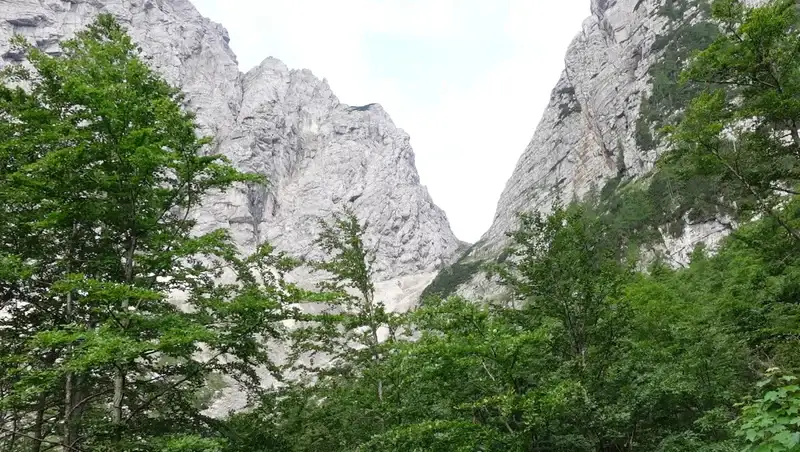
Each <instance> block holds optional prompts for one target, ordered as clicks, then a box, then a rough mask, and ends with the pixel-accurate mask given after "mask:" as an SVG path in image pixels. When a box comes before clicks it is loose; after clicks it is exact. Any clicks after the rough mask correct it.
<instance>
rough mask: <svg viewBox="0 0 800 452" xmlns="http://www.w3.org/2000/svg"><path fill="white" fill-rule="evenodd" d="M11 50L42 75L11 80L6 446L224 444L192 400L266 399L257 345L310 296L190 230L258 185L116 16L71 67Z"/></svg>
mask: <svg viewBox="0 0 800 452" xmlns="http://www.w3.org/2000/svg"><path fill="white" fill-rule="evenodd" d="M15 45H16V46H17V47H18V48H19V51H20V52H22V53H23V54H24V55H26V57H27V60H28V61H29V62H30V64H31V66H32V69H31V70H27V69H25V68H24V67H22V66H13V67H10V68H8V69H7V70H6V71H5V72H4V74H3V81H4V84H3V85H2V86H0V119H2V121H0V129H2V131H1V132H0V133H2V134H3V136H4V140H3V141H2V142H1V143H0V205H2V207H0V209H2V214H3V216H4V220H5V221H4V224H3V225H2V226H0V258H2V261H0V265H1V266H0V268H2V270H1V271H0V274H2V276H3V278H2V281H0V294H2V298H0V301H2V303H3V304H2V307H1V309H0V310H1V311H2V312H3V314H4V315H3V316H2V317H1V318H0V332H2V333H0V335H1V336H2V343H0V348H2V352H3V360H4V364H7V366H4V371H3V373H2V374H1V375H0V378H2V383H0V387H2V388H3V398H2V399H0V412H1V413H2V415H3V417H4V418H3V419H2V420H1V422H2V424H0V426H1V427H2V428H3V431H4V432H5V436H2V437H1V438H2V441H5V444H6V445H7V446H8V448H7V449H5V450H15V449H14V448H15V447H18V446H19V447H21V445H23V444H25V447H26V448H28V449H27V450H37V451H38V450H41V449H42V448H50V446H52V445H54V444H56V443H57V444H60V446H61V448H62V450H64V451H70V450H200V449H203V450H211V449H208V448H205V447H206V446H203V444H210V443H207V442H205V441H206V440H205V439H202V438H201V436H203V435H213V432H214V429H215V426H216V422H214V421H213V420H211V419H208V418H207V417H205V416H203V415H202V406H201V405H200V404H198V403H197V397H196V393H197V391H198V390H200V389H201V388H202V387H203V386H204V384H205V382H206V379H207V377H208V376H209V375H210V374H212V373H219V374H223V375H226V376H228V377H230V378H231V379H233V380H235V381H237V382H239V384H242V385H244V387H246V388H250V389H256V388H257V387H258V386H259V377H258V375H257V373H256V371H255V367H256V366H259V365H269V358H268V356H267V352H266V350H265V349H264V347H263V345H262V339H265V338H270V337H275V336H277V335H279V333H280V332H279V330H278V329H277V328H276V323H275V322H276V321H278V320H281V319H283V318H284V312H283V311H284V310H283V306H284V305H285V304H287V303H291V302H293V301H295V300H296V299H297V298H298V297H300V296H301V291H299V290H298V289H296V288H294V287H292V286H290V285H288V284H285V283H284V282H283V281H282V278H281V276H280V275H281V274H282V273H283V272H284V271H286V270H287V269H288V268H289V267H290V266H291V262H290V261H289V260H288V259H286V258H285V257H284V256H282V255H279V254H275V253H274V252H273V250H272V249H271V248H270V247H269V246H264V247H262V249H261V250H260V251H259V252H258V253H256V254H255V255H254V256H251V257H249V258H247V259H242V258H239V257H238V255H237V252H236V249H235V247H234V246H233V245H232V243H231V242H230V240H229V239H228V237H227V234H226V233H225V232H224V231H215V232H212V233H210V234H206V235H201V236H195V235H193V234H192V229H193V227H194V225H195V222H194V220H193V219H192V215H191V212H192V210H193V209H195V208H197V207H198V206H199V204H200V201H201V197H202V196H203V195H204V194H207V193H209V192H210V191H212V190H224V189H226V188H227V187H229V186H231V185H232V184H234V183H237V182H260V178H258V177H255V176H252V175H245V174H242V173H240V172H238V171H237V170H236V169H234V168H233V167H231V166H230V165H229V164H228V163H227V161H226V160H225V158H224V157H223V156H221V155H213V154H205V153H204V152H203V147H204V146H205V145H206V144H208V143H209V142H210V140H209V139H207V138H198V137H197V136H196V124H195V122H194V117H193V115H192V114H191V113H188V112H186V111H184V110H183V109H182V107H181V102H182V95H181V94H180V92H179V91H178V90H176V89H174V88H172V87H170V86H169V85H168V84H167V83H166V82H165V81H163V80H162V79H161V78H160V77H159V76H158V75H156V74H155V73H154V72H153V71H152V70H151V69H150V68H148V67H147V65H145V64H144V63H143V62H142V60H141V59H140V57H139V50H138V49H137V47H136V45H135V44H134V43H133V42H132V41H131V39H130V38H129V37H128V36H127V34H126V33H125V30H124V29H123V28H122V27H121V26H120V25H119V24H118V23H116V22H115V20H114V19H113V18H112V17H111V16H109V15H101V16H100V17H99V18H98V19H97V20H96V22H94V23H93V24H92V25H90V26H89V27H88V28H87V29H86V30H84V31H82V32H80V33H78V34H77V36H76V37H75V38H74V39H72V40H69V41H66V42H64V43H62V51H63V54H62V55H61V56H57V57H51V56H48V55H46V54H45V53H43V52H41V51H39V50H37V49H35V48H33V47H31V46H29V45H28V44H27V43H26V42H25V41H24V39H22V38H17V39H15ZM20 86H24V87H26V89H23V88H21V87H20ZM222 276H225V277H226V278H227V279H226V280H227V281H229V283H221V282H218V281H219V278H220V277H222ZM170 295H172V296H175V297H176V298H177V300H176V302H173V301H171V300H170ZM176 303H177V304H176ZM198 435H200V436H198ZM23 440H24V441H23ZM209 447H210V446H209Z"/></svg>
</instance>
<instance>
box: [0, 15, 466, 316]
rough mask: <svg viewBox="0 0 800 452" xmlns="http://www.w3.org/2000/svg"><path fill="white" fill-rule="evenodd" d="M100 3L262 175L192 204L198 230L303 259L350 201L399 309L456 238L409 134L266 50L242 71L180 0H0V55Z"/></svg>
mask: <svg viewBox="0 0 800 452" xmlns="http://www.w3.org/2000/svg"><path fill="white" fill-rule="evenodd" d="M105 12H108V13H111V14H113V15H114V16H116V17H117V18H118V19H119V20H120V22H121V23H122V24H123V25H125V26H126V27H127V28H128V30H129V32H130V34H131V36H132V37H133V39H134V40H135V42H137V43H138V44H139V45H140V46H141V48H142V51H143V55H144V56H145V58H146V59H147V60H148V62H149V63H150V64H151V66H152V67H153V68H155V69H156V70H157V71H159V72H160V73H161V74H163V75H164V76H165V77H166V78H167V80H168V81H169V82H170V83H172V84H174V85H177V86H179V87H180V88H181V89H182V90H183V91H184V92H185V93H186V94H187V97H186V107H187V108H189V109H191V110H192V111H194V112H196V113H197V119H198V123H199V126H200V128H201V130H200V132H201V133H203V134H207V135H212V136H213V137H214V138H215V141H214V144H213V146H215V148H216V149H215V151H217V152H221V153H223V154H225V155H227V156H228V157H230V158H231V160H232V161H233V162H234V164H235V165H236V166H237V167H239V168H241V169H243V170H247V171H255V172H258V173H260V174H263V175H266V176H267V177H268V179H269V181H270V184H269V186H267V187H239V188H237V189H234V190H231V191H230V192H228V193H223V194H218V195H214V196H210V197H209V198H208V199H207V200H206V201H205V203H204V207H203V208H202V209H201V210H200V211H198V212H196V217H197V219H198V230H199V232H205V231H209V230H212V229H216V228H220V227H224V228H229V229H230V230H231V233H232V234H233V236H234V238H235V240H236V243H237V244H238V245H239V246H240V248H241V249H242V251H244V252H248V251H252V250H253V249H254V248H255V247H256V246H257V245H258V244H259V243H260V242H263V241H269V242H270V243H272V244H274V245H276V246H277V247H278V249H280V250H283V251H287V252H289V253H291V254H293V255H295V256H298V257H313V250H312V247H311V241H312V239H313V237H314V236H316V232H317V222H318V219H319V218H321V217H325V216H326V215H329V214H330V213H331V212H333V211H335V210H339V209H341V208H343V207H346V206H347V207H350V208H351V209H352V210H353V211H354V212H355V213H356V214H357V215H358V216H359V218H360V219H361V220H362V221H366V222H367V224H368V226H367V237H366V240H367V242H368V244H369V245H370V246H373V247H375V249H376V250H377V261H376V270H377V274H378V279H379V280H380V281H386V282H387V283H386V284H383V285H382V286H387V284H388V287H390V289H389V290H388V292H387V294H388V296H389V298H390V300H388V301H389V304H392V303H397V304H399V305H402V306H407V305H408V304H409V300H410V299H412V298H414V297H415V296H416V294H418V293H419V292H420V291H421V289H422V288H424V286H425V284H421V285H422V287H421V288H418V287H417V286H420V282H419V279H420V278H422V279H425V280H429V279H431V278H432V277H433V275H434V273H435V271H436V270H437V269H438V268H440V267H441V266H442V265H443V264H445V263H446V262H447V261H448V260H449V259H450V258H451V257H452V255H453V254H454V253H455V251H456V248H457V247H458V244H459V242H458V241H457V240H456V238H455V236H454V235H453V233H452V232H451V230H450V226H449V224H448V222H447V218H446V217H445V214H444V212H443V211H442V210H441V209H439V208H438V207H437V206H436V205H435V204H434V203H433V201H432V200H431V198H430V196H429V194H428V191H427V189H426V188H425V187H424V186H422V185H420V180H419V176H418V174H417V170H416V168H415V166H414V152H413V150H412V149H411V146H410V144H409V136H408V135H407V134H406V133H405V132H403V131H402V130H401V129H399V128H397V127H395V125H394V124H393V123H392V120H391V119H390V118H389V115H388V114H387V113H386V112H385V111H384V110H383V109H382V108H381V107H380V106H379V105H377V104H373V105H367V106H363V107H350V106H347V105H344V104H342V103H340V102H339V100H338V99H337V98H336V96H335V95H334V94H333V92H332V91H331V89H330V87H329V86H328V84H327V83H326V82H325V81H324V80H319V79H317V78H316V77H315V76H314V75H313V74H312V73H311V72H310V71H308V70H290V69H289V68H287V67H286V65H284V64H283V63H282V62H280V61H278V60H276V59H273V58H268V59H266V60H265V61H264V62H263V63H262V64H261V65H260V66H258V67H256V68H254V69H252V70H251V71H249V72H248V73H246V74H243V73H241V72H240V71H239V68H238V65H237V61H236V56H235V55H234V54H233V52H232V51H231V49H230V47H229V46H228V41H229V38H228V34H227V32H226V30H225V29H224V28H223V27H222V26H220V25H218V24H216V23H214V22H212V21H210V20H208V19H206V18H204V17H202V16H201V15H200V14H199V13H198V11H197V10H196V9H195V8H194V6H193V5H192V4H191V3H190V1H189V0H0V58H2V60H1V61H2V62H1V63H0V64H8V63H11V62H14V61H16V60H18V59H19V55H15V54H14V53H13V52H12V51H11V50H10V49H9V47H8V41H9V39H10V38H11V36H12V35H13V34H22V35H24V36H26V37H27V38H28V39H29V40H31V41H32V42H35V43H36V45H37V46H38V47H39V48H41V49H43V50H44V51H46V52H49V53H53V54H57V53H58V51H59V47H58V42H59V41H60V40H62V39H65V38H68V37H70V36H71V35H73V34H74V33H75V32H76V31H78V30H80V29H82V28H83V27H85V26H86V25H87V24H88V23H90V22H91V21H92V20H93V18H94V17H95V16H96V15H97V14H99V13H105ZM266 50H268V49H266ZM409 278H410V279H409ZM407 280H413V281H414V283H413V284H409V283H406V285H405V286H404V285H403V284H404V281H407ZM382 286H381V287H382ZM398 286H400V287H401V289H398V288H397V287H398ZM406 289H407V290H406Z"/></svg>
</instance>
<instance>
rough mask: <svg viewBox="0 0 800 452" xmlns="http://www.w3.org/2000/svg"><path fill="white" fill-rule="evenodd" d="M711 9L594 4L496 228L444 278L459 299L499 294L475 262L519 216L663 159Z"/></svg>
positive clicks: (620, 0) (711, 227) (697, 229)
mask: <svg viewBox="0 0 800 452" xmlns="http://www.w3.org/2000/svg"><path fill="white" fill-rule="evenodd" d="M755 1H756V0H752V1H751V2H750V3H753V2H755ZM710 4H711V0H591V12H592V14H591V16H590V17H589V18H588V19H586V20H585V21H584V23H583V27H582V30H581V31H580V33H579V34H578V35H577V36H576V37H575V38H574V40H573V41H572V43H571V44H570V46H569V48H568V50H567V54H566V56H565V61H564V63H565V69H564V71H563V72H562V74H561V77H560V79H559V81H558V83H557V84H556V86H555V88H554V89H553V91H552V94H551V97H550V103H549V105H548V106H547V109H546V110H545V112H544V115H543V116H542V119H541V121H540V123H539V125H538V127H537V128H536V131H535V134H534V136H533V139H532V140H531V142H530V144H529V145H528V147H527V149H525V152H524V153H523V154H522V156H521V157H520V159H519V161H518V163H517V166H516V168H515V170H514V172H513V174H512V175H511V178H510V179H509V180H508V182H507V184H506V188H505V190H504V192H503V194H502V196H501V198H500V200H499V202H498V204H497V211H496V213H495V218H494V222H493V224H492V226H491V228H490V229H489V230H488V231H487V232H486V233H485V234H484V235H483V237H482V238H481V240H480V241H479V242H478V243H477V244H476V245H475V246H473V247H472V248H471V249H470V251H468V253H467V254H466V255H464V256H462V257H461V258H460V260H459V262H461V263H462V265H461V266H460V268H459V266H458V264H457V265H456V266H454V267H453V268H450V269H448V270H444V271H443V272H442V274H445V273H446V272H450V274H451V275H456V276H457V278H455V279H456V280H457V281H459V286H458V292H459V293H462V294H464V295H467V296H473V297H474V296H478V297H479V296H491V295H492V294H493V293H495V292H497V291H498V288H497V287H496V286H495V285H494V284H492V283H491V282H490V281H487V280H486V279H485V278H483V277H482V276H480V275H478V274H477V273H476V272H475V271H474V269H475V268H476V267H475V266H474V265H472V266H471V265H469V264H470V262H479V261H485V260H489V259H495V258H497V256H498V255H500V253H501V251H502V249H503V248H504V247H505V245H506V244H507V243H508V242H507V240H508V239H507V235H506V233H507V232H509V231H512V230H513V229H514V228H515V227H516V226H517V221H516V215H517V214H518V213H519V212H523V211H527V212H530V211H544V212H546V211H548V210H549V209H550V207H551V205H552V203H553V201H555V200H556V199H560V200H561V201H564V202H569V201H571V200H572V199H576V198H578V199H579V198H581V197H583V196H585V195H586V194H587V193H589V192H590V190H593V189H601V188H602V187H603V186H604V184H605V183H606V182H607V181H608V180H610V179H612V178H614V177H617V176H618V175H619V174H621V173H623V172H624V174H625V176H626V177H633V178H635V177H637V176H640V175H643V174H645V173H647V172H648V171H649V170H651V169H652V167H653V164H654V163H655V161H656V159H657V157H658V156H659V154H660V153H661V152H663V151H664V146H663V145H662V144H661V143H660V142H659V138H660V137H658V133H657V132H656V131H657V129H658V128H660V126H662V125H664V121H665V119H666V118H669V117H671V115H674V114H675V113H676V112H677V111H678V110H679V109H680V107H681V105H680V102H678V101H676V100H675V99H674V98H673V97H672V96H670V95H669V92H670V90H675V88H674V79H675V76H676V74H677V73H679V72H680V65H681V62H682V61H683V60H684V59H685V58H686V57H687V56H688V55H689V54H690V53H691V50H692V49H695V48H701V47H703V46H704V45H706V44H708V43H709V42H710V39H711V36H713V33H714V31H715V30H716V29H715V28H714V26H713V25H711V24H709V23H708V22H707V20H705V18H706V17H707V16H708V13H709V9H710ZM675 91H677V90H675ZM665 92H666V93H668V94H667V95H665V94H664V93H665ZM724 229H725V226H724V225H722V224H719V223H715V222H712V223H703V224H698V225H688V226H687V228H686V231H685V234H684V236H683V237H681V238H679V239H673V238H669V237H668V238H666V239H665V243H664V248H665V250H666V251H667V252H668V253H669V254H672V255H673V257H675V258H676V259H678V260H681V259H685V257H686V254H687V253H688V251H690V250H691V248H692V247H693V245H694V244H695V243H697V242H699V241H714V240H717V239H718V238H719V237H720V236H721V234H722V232H723V231H724ZM459 272H462V273H468V274H459ZM463 281H467V282H466V283H464V282H463ZM437 282H438V280H437ZM435 285H436V283H435V284H434V286H435ZM451 286H452V285H451ZM432 287H433V286H432ZM447 289H451V290H452V289H455V287H447Z"/></svg>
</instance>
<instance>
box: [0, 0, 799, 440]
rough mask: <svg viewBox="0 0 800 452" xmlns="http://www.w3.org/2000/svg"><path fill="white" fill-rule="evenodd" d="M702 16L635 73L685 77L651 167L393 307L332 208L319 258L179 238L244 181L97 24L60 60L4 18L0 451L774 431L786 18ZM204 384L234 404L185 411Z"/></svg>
mask: <svg viewBox="0 0 800 452" xmlns="http://www.w3.org/2000/svg"><path fill="white" fill-rule="evenodd" d="M710 14H711V16H712V19H711V20H712V23H713V24H715V27H716V28H715V31H714V33H713V35H714V36H713V39H709V40H708V44H707V45H704V46H703V47H702V48H701V49H699V50H697V51H696V52H694V53H693V54H691V55H690V56H688V57H687V58H686V61H685V62H684V64H682V67H681V69H680V71H678V72H676V73H675V77H674V80H672V81H669V80H667V81H664V80H662V81H661V85H660V86H661V88H662V89H668V88H669V87H671V88H670V89H674V90H676V92H678V91H679V92H680V93H684V94H685V93H690V94H691V96H689V98H688V99H687V100H686V102H685V105H681V106H680V108H679V109H678V110H676V111H675V112H672V113H670V114H669V115H668V117H667V116H665V117H663V118H660V119H659V120H658V122H659V128H658V130H652V131H650V132H649V133H651V135H650V141H649V142H650V143H651V144H652V138H653V136H659V137H663V146H664V152H663V153H662V154H661V157H660V158H659V160H658V162H657V164H656V165H655V167H654V168H653V170H652V171H651V172H650V173H648V174H646V175H643V176H642V175H629V174H627V172H626V170H625V168H624V165H621V168H619V175H618V177H617V178H616V179H613V180H611V181H609V182H608V183H607V184H606V186H604V187H598V189H597V190H595V192H593V193H592V194H590V195H589V196H587V197H586V198H585V199H582V200H571V201H567V200H563V201H562V202H556V203H555V204H554V205H553V206H552V207H551V208H550V209H549V210H548V211H547V213H544V212H520V214H519V223H518V228H517V229H516V231H514V232H513V233H511V234H510V235H509V247H508V250H507V251H505V252H504V253H503V255H502V258H501V259H497V260H496V261H494V262H489V263H486V264H485V265H483V266H482V268H481V271H483V272H485V273H486V275H487V277H488V278H490V279H492V280H494V281H496V282H497V283H498V284H499V285H500V287H502V293H501V294H498V296H497V297H496V298H494V299H491V300H469V299H464V298H463V297H460V296H458V295H455V294H450V295H446V296H443V295H442V294H439V295H435V294H434V295H431V296H428V297H426V298H424V299H423V300H421V302H420V304H419V306H418V307H417V308H415V309H413V310H412V311H410V312H407V313H396V312H390V311H388V310H387V309H386V306H385V305H384V303H383V302H382V300H381V299H380V298H379V297H378V296H377V295H376V290H375V286H374V278H373V276H374V275H373V254H372V253H373V252H374V250H372V249H371V248H370V247H369V246H367V244H366V243H365V241H364V232H365V227H368V226H365V225H364V224H363V223H362V222H361V221H360V219H359V218H357V217H356V216H355V215H354V214H353V213H352V212H350V211H347V210H343V211H342V212H341V213H339V214H337V215H335V216H334V217H333V218H332V219H329V220H327V221H323V222H321V224H320V230H321V231H322V232H321V233H320V235H319V237H318V238H317V240H316V242H315V245H316V247H317V248H318V250H319V251H320V253H321V255H324V256H325V257H324V258H321V259H319V260H303V259H297V258H295V257H293V256H289V255H286V254H284V253H281V252H279V251H278V250H276V249H274V248H273V247H272V246H271V245H269V244H262V245H261V246H260V247H259V248H258V251H257V252H255V253H253V254H251V255H248V256H243V255H242V254H241V253H240V252H239V250H238V249H237V247H236V246H235V245H234V243H233V242H232V240H231V237H230V236H229V234H228V232H227V231H225V230H218V231H213V232H210V233H207V234H196V233H194V232H193V231H194V227H195V220H194V218H193V216H192V212H193V211H194V210H195V209H197V208H198V207H199V206H200V205H201V203H202V201H203V199H204V197H205V196H208V195H211V194H213V193H217V192H219V191H222V190H226V189H229V188H231V187H233V186H235V185H236V184H268V183H269V181H267V180H264V178H262V177H260V176H258V175H255V174H246V173H242V172H240V171H238V170H237V169H235V168H234V167H233V166H232V165H231V164H230V162H229V161H228V160H227V159H226V158H225V157H224V156H223V155H217V154H210V153H208V149H209V147H208V146H207V145H208V144H209V143H211V142H212V141H213V137H198V136H197V134H196V130H197V124H196V122H195V117H194V115H193V114H192V113H191V112H188V111H186V110H185V109H184V108H183V107H182V100H183V96H182V94H181V92H180V90H178V89H176V88H174V87H172V86H170V85H169V84H168V83H167V82H165V81H164V79H162V78H161V77H160V76H159V75H158V74H157V73H156V72H154V70H152V69H151V68H150V67H149V66H148V65H147V63H146V62H145V60H144V59H143V58H142V57H141V50H140V49H139V48H138V47H137V45H136V43H135V42H133V41H132V39H131V38H130V37H129V36H128V34H127V33H126V31H125V28H124V27H123V26H122V25H120V24H119V23H117V22H116V21H115V20H114V19H113V18H112V16H110V15H101V16H99V17H98V18H97V20H96V21H95V22H94V23H93V24H92V25H90V26H89V27H88V28H86V29H85V30H83V31H81V32H80V33H78V34H77V35H76V37H75V38H73V39H71V40H68V41H65V42H63V43H62V52H61V53H60V54H59V55H48V54H46V53H44V52H42V51H40V50H38V49H36V48H35V47H34V46H32V45H31V44H29V43H28V42H27V41H26V40H25V39H23V38H21V37H18V38H15V40H14V45H15V48H16V51H17V52H19V53H20V54H21V55H24V56H25V59H26V60H27V61H28V62H29V64H26V65H9V66H6V67H5V68H3V69H2V72H1V73H0V216H1V217H2V221H1V222H0V451H3V452H23V451H24V452H45V451H53V450H57V451H62V452H70V451H74V452H89V451H92V452H95V451H97V452H101V451H130V452H134V451H136V452H139V451H141V452H150V451H168V452H200V451H212V452H271V451H275V452H301V451H308V452H312V451H343V452H344V451H353V452H355V451H409V452H416V451H419V452H421V451H441V452H447V451H453V452H456V451H458V452H470V451H519V452H523V451H530V452H534V451H536V452H572V451H586V452H618V451H637V452H650V451H658V452H679V451H686V452H689V451H708V452H712V451H713V452H723V451H750V452H790V451H800V381H798V376H800V124H798V121H800V29H798V25H800V10H799V9H798V5H797V4H796V2H795V0H771V1H768V2H765V3H763V4H761V5H760V6H756V7H754V6H748V4H747V3H746V2H744V1H741V0H715V1H714V2H713V3H712V4H711V8H710ZM659 96H662V97H663V93H659ZM670 99H672V98H671V97H670ZM651 104H652V105H655V102H654V101H653V102H651ZM652 105H651V107H652ZM654 111H655V110H653V109H652V108H651V109H650V110H648V114H650V115H652V114H654V113H653V112H654ZM639 127H640V125H638V124H637V128H639ZM641 127H644V126H641ZM653 134H654V135H653ZM711 221H716V222H719V223H721V224H725V225H727V227H728V234H727V235H726V237H725V238H723V239H722V240H721V241H720V242H719V243H718V244H714V246H705V245H703V244H702V243H700V244H698V245H697V247H696V248H695V249H694V251H693V252H692V253H691V256H690V260H689V262H687V263H678V262H675V261H673V260H670V259H667V258H666V256H665V254H664V253H663V246H662V244H663V239H664V237H666V236H669V235H672V236H675V237H679V236H681V235H682V234H684V233H685V229H686V228H687V227H690V226H691V225H693V224H701V223H704V222H711ZM298 267H307V268H309V269H310V270H312V271H313V272H315V274H316V275H319V280H320V281H321V282H320V283H319V284H318V285H317V287H316V288H314V289H313V290H312V289H308V288H303V287H300V286H299V285H297V284H294V283H292V282H290V279H289V278H287V277H286V276H287V275H288V274H289V273H290V272H291V271H292V270H294V269H296V268H298ZM306 303H316V304H320V305H323V306H325V307H326V308H325V309H322V310H320V311H319V312H312V311H309V310H305V309H303V305H304V304H306ZM276 344H281V347H284V348H285V349H286V350H287V353H286V354H285V356H283V357H282V359H277V358H276V357H275V354H274V353H272V350H271V347H275V346H276ZM267 379H270V380H271V381H273V382H274V384H270V385H267V384H265V382H266V381H267ZM231 385H234V386H235V387H236V388H237V390H238V391H241V392H243V393H244V394H246V396H247V400H248V408H247V409H245V410H241V411H237V412H231V413H229V415H228V416H225V417H222V418H218V417H211V416H209V415H208V414H207V413H206V410H207V408H208V407H209V406H210V404H211V403H213V400H214V398H215V397H217V396H218V395H219V393H220V391H221V390H222V388H224V387H228V386H231Z"/></svg>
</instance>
